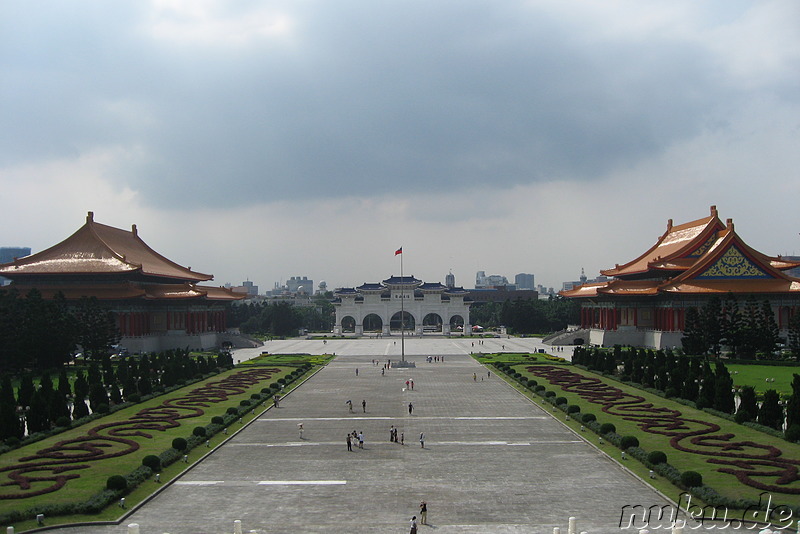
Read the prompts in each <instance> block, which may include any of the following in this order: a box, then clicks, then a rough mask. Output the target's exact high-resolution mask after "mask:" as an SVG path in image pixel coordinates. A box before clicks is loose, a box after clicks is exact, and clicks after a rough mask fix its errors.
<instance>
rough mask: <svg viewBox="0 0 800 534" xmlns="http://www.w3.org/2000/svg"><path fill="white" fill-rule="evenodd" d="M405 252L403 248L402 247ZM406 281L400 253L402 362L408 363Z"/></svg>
mask: <svg viewBox="0 0 800 534" xmlns="http://www.w3.org/2000/svg"><path fill="white" fill-rule="evenodd" d="M400 250H401V251H402V250H403V247H400ZM405 302H406V296H405V280H403V253H402V252H400V361H401V362H404V361H406V336H405V333H406V310H405Z"/></svg>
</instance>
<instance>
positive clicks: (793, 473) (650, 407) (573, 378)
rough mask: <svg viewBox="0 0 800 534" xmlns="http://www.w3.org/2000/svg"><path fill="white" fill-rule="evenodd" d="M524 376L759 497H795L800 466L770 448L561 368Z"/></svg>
mask: <svg viewBox="0 0 800 534" xmlns="http://www.w3.org/2000/svg"><path fill="white" fill-rule="evenodd" d="M527 371H528V372H529V373H531V374H533V375H535V376H537V377H541V378H544V379H546V380H547V381H549V382H550V383H551V384H553V385H555V386H559V387H560V388H561V389H562V390H564V391H569V392H572V393H576V394H578V395H579V396H580V397H581V398H582V399H584V400H586V401H588V402H591V403H594V404H598V405H600V406H601V409H602V411H603V412H605V413H607V414H609V415H614V416H618V417H622V418H623V419H626V420H628V421H633V422H635V423H637V424H638V426H639V428H640V429H641V430H643V431H645V432H649V433H652V434H661V435H663V436H667V437H669V438H670V440H669V444H670V445H671V446H672V447H673V448H675V449H677V450H679V451H683V452H687V453H692V454H699V455H703V456H707V457H708V459H707V460H706V461H707V462H708V463H710V464H714V465H719V466H721V467H719V468H717V471H719V472H720V473H727V474H731V475H733V476H735V477H736V478H737V480H738V481H739V482H741V483H742V484H746V485H748V486H751V487H754V488H758V489H761V490H764V491H769V492H775V493H784V494H792V495H798V494H800V484H798V483H797V482H798V481H800V476H798V467H800V460H794V459H791V458H786V457H784V455H783V452H782V451H781V450H780V449H779V448H777V447H775V446H772V445H765V444H762V443H758V442H755V441H736V440H735V438H736V436H735V435H734V434H731V433H720V430H721V428H720V426H719V425H717V424H715V423H710V422H708V421H702V420H699V419H692V418H689V417H685V416H683V414H682V413H681V412H679V411H677V410H673V409H670V408H666V407H660V408H659V407H657V406H655V405H654V404H653V403H651V402H647V400H646V399H645V398H644V397H640V396H638V395H631V394H629V393H625V392H624V391H622V390H620V389H619V388H616V387H614V386H611V385H609V384H606V383H605V382H603V381H602V380H600V379H598V378H593V377H587V376H583V375H581V374H577V373H573V372H572V371H569V370H568V369H566V368H564V367H561V366H559V367H556V366H549V365H541V366H540V365H536V366H530V367H527Z"/></svg>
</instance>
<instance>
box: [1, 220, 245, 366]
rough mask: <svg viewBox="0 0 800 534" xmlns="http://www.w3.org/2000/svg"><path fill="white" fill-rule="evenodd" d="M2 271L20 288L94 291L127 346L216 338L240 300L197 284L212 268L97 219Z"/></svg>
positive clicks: (200, 343)
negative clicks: (186, 261) (174, 257)
mask: <svg viewBox="0 0 800 534" xmlns="http://www.w3.org/2000/svg"><path fill="white" fill-rule="evenodd" d="M0 276H4V277H6V278H9V279H11V280H12V284H11V287H14V288H16V289H17V290H18V291H19V293H20V294H22V295H25V294H27V292H28V291H30V290H31V289H33V288H36V289H38V290H39V291H40V292H41V293H42V296H43V297H44V298H53V297H54V296H55V295H56V294H58V293H61V294H63V295H64V297H65V298H66V299H67V300H68V301H70V300H78V299H81V298H82V297H96V298H97V299H98V301H100V302H101V303H103V304H105V305H106V306H107V307H108V308H109V309H110V310H111V311H113V312H114V314H115V316H116V318H117V324H118V328H119V332H120V334H121V336H122V339H121V340H120V345H122V346H124V347H125V348H127V349H128V350H129V351H131V352H152V351H161V350H165V349H170V348H185V347H187V346H188V347H190V348H196V349H208V348H214V347H216V346H219V344H220V341H221V337H222V335H224V333H225V332H226V330H227V328H226V315H227V308H228V305H229V304H230V303H231V302H233V301H236V300H241V299H242V298H244V295H237V294H235V293H233V292H232V291H230V290H228V289H225V288H222V287H212V286H204V285H200V283H201V282H208V281H210V280H213V278H214V277H213V276H212V275H210V274H204V273H200V272H197V271H193V270H192V269H191V267H183V266H181V265H178V264H177V263H175V262H173V261H171V260H169V259H167V258H165V257H164V256H162V255H160V254H158V253H157V252H156V251H154V250H153V249H151V248H150V247H149V246H147V244H146V243H145V242H144V241H143V240H142V239H141V238H140V237H139V233H138V230H137V228H136V225H135V224H134V225H133V226H132V227H131V230H130V231H126V230H121V229H119V228H114V227H112V226H107V225H104V224H100V223H97V222H95V221H94V214H93V213H92V212H89V214H88V215H87V217H86V224H84V225H83V226H82V227H80V228H79V229H78V230H77V231H76V232H75V233H74V234H72V235H71V236H69V237H68V238H67V239H65V240H64V241H62V242H60V243H58V244H57V245H54V246H52V247H50V248H48V249H46V250H43V251H41V252H38V253H36V254H33V255H31V256H26V257H24V258H19V259H15V260H14V261H13V262H10V263H5V264H0Z"/></svg>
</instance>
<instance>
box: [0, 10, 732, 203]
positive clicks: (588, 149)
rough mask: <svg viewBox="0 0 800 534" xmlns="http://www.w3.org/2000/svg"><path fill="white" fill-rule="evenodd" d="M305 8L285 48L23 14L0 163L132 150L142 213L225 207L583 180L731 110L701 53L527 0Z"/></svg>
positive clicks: (119, 20) (137, 19)
mask: <svg viewBox="0 0 800 534" xmlns="http://www.w3.org/2000/svg"><path fill="white" fill-rule="evenodd" d="M115 5H116V4H115ZM123 5H125V4H123ZM306 5H307V6H309V7H308V8H306V10H305V11H300V12H297V13H295V15H296V16H298V17H299V19H298V25H297V31H298V35H297V37H296V40H297V44H295V45H291V46H280V45H278V44H276V43H274V42H270V41H269V40H267V41H264V42H260V43H258V44H257V45H253V46H246V47H243V48H226V47H213V46H208V45H206V46H200V45H198V46H196V47H191V46H189V45H185V46H180V45H171V46H168V45H165V44H163V43H161V44H159V43H158V42H154V41H153V40H151V39H149V38H147V37H146V34H144V33H143V32H141V25H142V24H143V21H142V20H141V16H142V15H141V13H140V12H138V11H136V9H135V8H134V7H132V5H130V4H129V5H127V6H126V7H123V8H115V10H114V11H113V12H112V11H111V10H112V8H110V7H108V6H106V7H96V6H95V5H94V4H92V6H93V7H92V8H91V9H92V10H100V11H99V12H98V11H92V12H91V13H90V15H91V16H89V17H85V16H84V15H86V13H72V14H70V13H67V12H66V11H62V12H60V13H56V14H54V15H52V16H51V18H50V19H49V20H48V21H45V23H42V24H41V27H39V26H37V24H38V22H39V21H37V20H32V21H29V24H28V25H27V26H28V27H27V28H23V29H20V30H19V31H17V32H15V37H14V38H10V39H16V40H15V42H14V44H15V45H17V46H18V49H17V50H15V51H12V52H9V53H8V54H9V55H8V56H7V57H6V58H5V59H4V60H3V63H4V64H6V65H7V64H8V62H12V63H14V65H13V67H15V68H13V69H12V76H11V84H10V86H8V88H6V89H5V90H3V93H4V94H3V98H4V100H6V101H12V102H15V104H16V105H14V106H11V109H8V110H6V111H2V112H0V113H2V118H3V120H4V122H5V121H8V123H11V124H15V125H18V126H17V128H15V131H14V132H6V133H4V134H0V135H2V138H0V139H1V140H2V143H0V145H2V146H5V147H6V149H5V150H2V149H0V150H1V151H0V157H2V162H3V164H4V165H7V164H10V163H15V162H22V161H25V160H29V159H38V158H42V157H54V156H70V155H74V154H76V153H79V152H80V151H81V150H85V149H86V148H87V147H90V146H93V145H100V144H104V143H107V144H137V145H141V146H143V147H145V149H146V151H147V153H148V154H149V158H148V160H147V161H146V162H145V163H144V164H142V165H141V166H134V167H128V168H126V169H122V170H120V172H121V173H122V174H123V175H124V176H125V177H126V179H127V180H128V181H129V182H130V183H131V185H132V186H133V187H134V188H136V189H138V190H140V191H142V192H143V193H144V194H145V196H146V198H148V199H149V201H151V202H153V203H155V204H160V203H163V204H173V203H175V202H176V200H181V201H187V200H189V201H191V202H193V203H195V204H211V205H218V204H224V205H228V206H232V205H242V204H248V203H251V202H253V201H263V200H276V199H293V198H298V197H305V198H308V197H315V196H332V197H335V196H342V195H352V194H356V193H358V194H365V193H366V194H369V193H373V194H379V195H384V194H387V193H393V192H400V193H403V194H410V195H414V194H421V193H424V192H426V191H437V192H440V191H448V190H453V189H455V188H459V189H463V188H474V187H479V186H480V185H482V184H484V183H492V184H493V185H495V186H513V185H517V184H526V183H530V182H535V181H537V180H543V179H554V178H556V179H577V180H591V179H592V178H594V177H598V176H600V175H602V174H604V173H605V172H607V171H609V170H610V169H613V168H615V167H617V166H629V165H632V164H634V163H635V162H636V161H639V160H640V159H642V158H645V157H648V156H650V155H652V154H653V153H655V152H657V151H659V150H661V149H663V148H664V147H665V146H667V145H669V144H670V143H672V142H675V141H676V140H680V139H682V138H685V137H687V136H691V135H694V134H696V133H697V132H698V131H699V130H700V129H702V128H703V127H704V125H705V122H706V121H707V120H708V119H707V116H708V115H709V114H710V113H712V112H713V110H714V109H715V106H717V103H718V102H719V101H721V100H726V101H727V100H731V99H733V100H735V99H737V98H743V97H744V95H743V94H741V92H740V91H739V90H738V89H737V88H736V87H729V86H727V85H726V83H725V82H724V80H723V81H720V80H719V79H718V78H717V77H715V74H716V72H715V65H714V59H713V57H710V56H709V55H708V54H707V52H705V51H704V50H703V49H702V48H701V47H700V46H699V45H692V44H688V43H685V42H681V41H679V40H674V41H673V40H669V39H667V38H664V37H662V38H653V39H648V40H647V41H642V40H640V41H624V40H616V41H614V40H606V41H600V42H597V41H592V40H591V39H586V38H585V35H583V34H582V33H581V32H584V31H589V30H588V29H586V28H581V27H580V26H578V25H575V24H572V23H571V22H570V21H569V20H568V19H566V18H564V17H562V16H555V15H554V14H552V13H549V12H546V11H543V10H538V11H537V10H532V9H529V8H526V7H524V4H523V3H519V4H517V3H513V4H512V3H497V2H486V3H484V2H467V3H465V2H436V3H430V2H427V3H425V2H403V3H380V4H376V3H358V2H335V3H333V2H320V3H311V4H306ZM289 8H290V9H296V10H299V9H301V8H299V7H296V6H292V5H291V4H289ZM116 9H122V10H123V12H122V13H120V12H118V11H116ZM60 17H64V19H61V18H60ZM106 18H107V19H108V20H109V21H110V22H109V23H108V24H103V23H102V21H101V20H99V19H106ZM58 22H66V24H65V26H66V27H60V26H58V24H57V23H58ZM26 29H27V30H33V33H32V37H30V38H29V39H28V40H26V38H25V37H23V36H24V35H25V34H24V33H23V30H26ZM47 31H50V32H53V34H52V40H50V41H49V42H47V40H45V42H46V44H45V46H42V45H41V44H37V42H36V38H37V34H38V33H40V32H47ZM39 37H44V36H43V35H39ZM18 54H22V55H24V56H28V57H30V58H32V61H31V62H30V63H26V62H23V61H20V60H19V59H18ZM115 101H121V102H123V103H124V102H131V103H135V106H134V107H135V108H136V109H141V110H145V111H146V112H147V113H149V114H152V118H153V120H152V122H151V121H143V122H138V121H135V120H133V121H130V122H122V121H120V120H119V117H118V116H117V115H115V114H111V113H106V112H104V111H103V110H104V109H105V108H104V106H103V104H104V103H107V102H115ZM123 105H124V104H123Z"/></svg>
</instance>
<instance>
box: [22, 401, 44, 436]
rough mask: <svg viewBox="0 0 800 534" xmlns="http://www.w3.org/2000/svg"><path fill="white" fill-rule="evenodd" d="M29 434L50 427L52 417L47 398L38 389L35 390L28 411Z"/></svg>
mask: <svg viewBox="0 0 800 534" xmlns="http://www.w3.org/2000/svg"><path fill="white" fill-rule="evenodd" d="M26 415H27V417H26V422H27V424H28V435H31V434H33V433H35V432H41V431H43V430H47V429H49V428H50V417H49V410H48V406H47V399H45V397H44V395H42V394H40V393H39V392H38V391H34V392H33V396H32V397H31V406H30V409H29V410H27V412H26Z"/></svg>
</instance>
